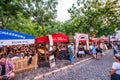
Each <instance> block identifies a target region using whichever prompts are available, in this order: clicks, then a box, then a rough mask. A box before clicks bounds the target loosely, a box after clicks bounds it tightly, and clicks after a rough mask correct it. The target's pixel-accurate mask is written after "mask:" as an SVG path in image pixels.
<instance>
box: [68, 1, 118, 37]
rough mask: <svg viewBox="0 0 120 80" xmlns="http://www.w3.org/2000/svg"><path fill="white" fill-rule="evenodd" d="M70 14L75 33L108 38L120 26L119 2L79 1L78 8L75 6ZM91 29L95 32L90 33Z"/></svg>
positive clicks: (70, 10)
mask: <svg viewBox="0 0 120 80" xmlns="http://www.w3.org/2000/svg"><path fill="white" fill-rule="evenodd" d="M68 12H69V13H70V14H71V21H72V27H73V28H74V32H81V33H89V34H90V33H92V34H96V35H97V36H102V35H105V36H107V35H109V34H112V33H114V32H115V29H116V28H118V27H119V24H120V23H119V21H120V19H119V17H120V16H119V15H120V4H119V0H104V1H103V0H101V1H100V0H78V1H77V7H76V6H75V5H74V4H73V6H72V8H70V9H69V10H68ZM90 27H93V28H94V31H93V32H90Z"/></svg>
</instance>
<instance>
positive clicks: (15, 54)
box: [0, 42, 120, 80]
mask: <svg viewBox="0 0 120 80" xmlns="http://www.w3.org/2000/svg"><path fill="white" fill-rule="evenodd" d="M45 47H46V50H47V51H48V53H49V54H50V55H54V56H55V58H60V59H68V60H70V64H73V63H74V57H75V45H74V44H73V43H69V44H68V43H56V44H54V45H53V46H52V51H50V49H49V46H45ZM38 48H43V49H45V48H44V47H43V45H40V47H38ZM109 48H113V54H114V59H115V61H116V62H114V63H113V66H112V70H111V71H110V74H109V76H112V75H115V76H116V75H118V74H120V70H117V69H120V56H119V55H118V53H119V52H118V51H119V50H120V45H119V44H117V43H116V42H113V43H111V44H108V43H90V46H89V48H88V47H87V45H86V43H81V42H80V43H79V46H78V49H77V54H76V56H77V58H83V57H85V56H86V55H87V54H89V55H92V56H93V58H94V59H97V60H99V59H101V57H102V56H103V55H104V54H105V53H104V52H105V50H107V49H109ZM0 53H1V55H0V72H1V75H0V79H3V78H9V80H13V78H14V77H15V73H14V71H15V68H14V65H13V63H12V62H10V61H9V59H11V60H14V59H18V58H21V57H22V58H25V57H29V56H34V54H35V46H34V45H17V46H15V45H13V46H2V47H0ZM36 53H37V52H36ZM8 58H9V59H8ZM114 73H115V74H114ZM6 76H7V77H6ZM111 78H114V77H113V76H112V77H111ZM3 80H4V79H3ZM113 80H117V79H113ZM118 80H119V79H118Z"/></svg>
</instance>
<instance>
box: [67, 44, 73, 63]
mask: <svg viewBox="0 0 120 80" xmlns="http://www.w3.org/2000/svg"><path fill="white" fill-rule="evenodd" d="M68 52H69V54H70V64H73V60H74V46H73V43H71V44H70V45H69V46H68Z"/></svg>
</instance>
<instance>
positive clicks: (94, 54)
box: [91, 44, 97, 59]
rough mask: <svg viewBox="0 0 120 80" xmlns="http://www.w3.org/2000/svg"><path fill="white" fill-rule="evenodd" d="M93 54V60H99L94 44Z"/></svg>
mask: <svg viewBox="0 0 120 80" xmlns="http://www.w3.org/2000/svg"><path fill="white" fill-rule="evenodd" d="M91 51H92V54H93V58H95V59H96V58H97V50H96V45H95V44H94V45H93V46H92V50H91Z"/></svg>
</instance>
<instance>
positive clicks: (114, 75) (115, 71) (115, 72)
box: [109, 54, 120, 80]
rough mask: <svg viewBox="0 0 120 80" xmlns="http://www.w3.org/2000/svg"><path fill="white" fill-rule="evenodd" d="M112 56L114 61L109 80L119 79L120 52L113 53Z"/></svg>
mask: <svg viewBox="0 0 120 80" xmlns="http://www.w3.org/2000/svg"><path fill="white" fill-rule="evenodd" d="M113 58H114V60H115V62H113V64H112V69H111V71H110V72H109V76H110V77H111V80H120V54H115V55H114V57H113Z"/></svg>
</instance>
